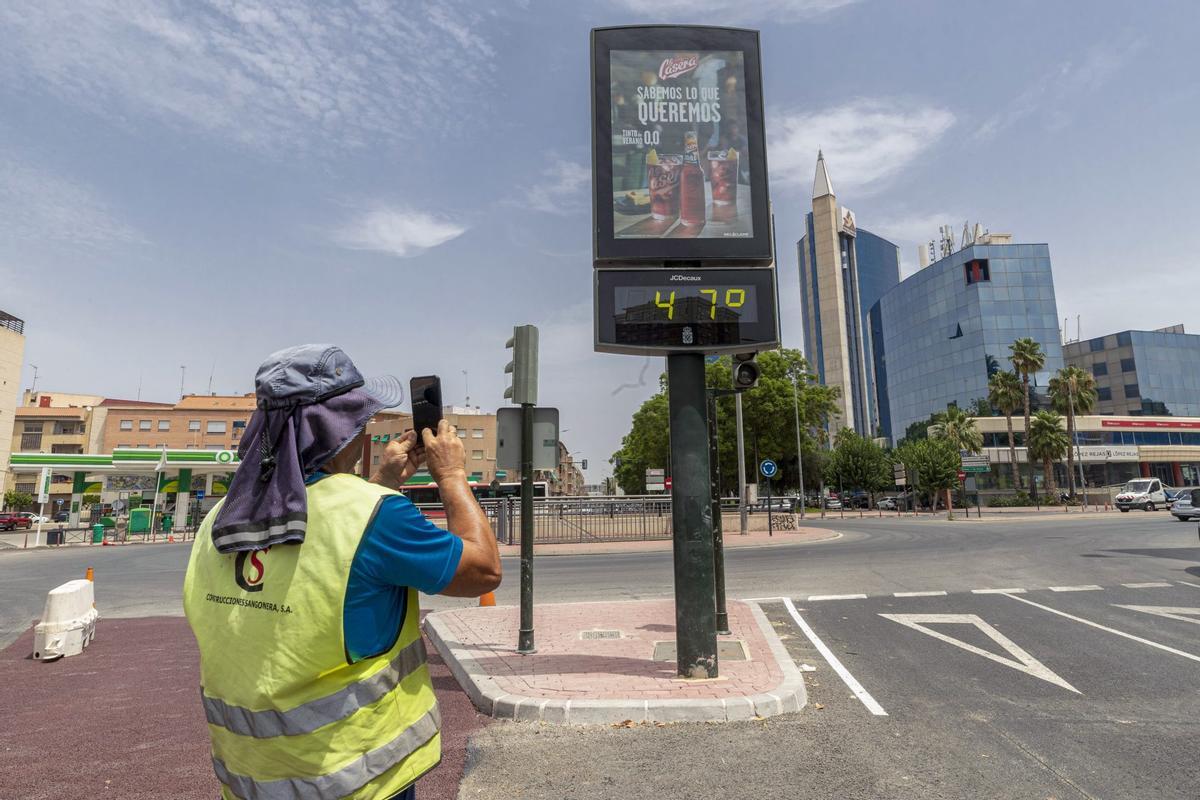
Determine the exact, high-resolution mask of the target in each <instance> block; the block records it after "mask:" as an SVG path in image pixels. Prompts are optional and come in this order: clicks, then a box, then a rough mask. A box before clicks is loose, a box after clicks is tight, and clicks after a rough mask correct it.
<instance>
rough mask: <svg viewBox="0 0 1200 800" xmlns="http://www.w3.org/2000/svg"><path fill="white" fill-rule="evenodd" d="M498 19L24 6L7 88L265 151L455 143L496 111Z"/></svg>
mask: <svg viewBox="0 0 1200 800" xmlns="http://www.w3.org/2000/svg"><path fill="white" fill-rule="evenodd" d="M497 13H498V12H496V11H494V10H492V9H490V8H486V7H485V8H482V9H481V8H479V7H478V6H476V4H473V3H469V2H467V1H466V0H438V2H423V1H420V2H410V3H405V4H403V5H401V4H392V3H388V2H384V0H359V2H356V3H353V4H332V3H329V4H326V3H306V2H302V0H269V1H268V0H194V2H186V3H178V2H173V1H172V0H144V2H123V1H120V0H13V1H11V2H6V3H3V4H0V30H3V31H4V46H3V47H2V48H0V80H3V81H4V82H5V83H6V84H8V85H10V86H35V87H45V88H47V89H48V90H50V91H51V92H53V93H55V94H56V95H58V96H60V97H62V98H65V99H67V100H68V101H70V102H73V103H77V104H79V105H81V106H84V107H86V108H89V109H91V110H92V111H93V112H95V113H97V114H101V115H104V116H109V117H111V118H112V119H114V120H118V121H120V122H121V123H122V124H126V125H135V124H138V122H139V121H140V120H141V119H142V118H145V117H149V118H151V119H157V120H162V121H164V122H166V123H168V124H171V125H174V126H177V127H180V128H183V129H187V130H194V131H198V132H201V133H204V134H209V135H215V136H218V137H221V138H224V139H231V140H234V141H237V142H240V143H242V144H246V145H250V146H254V147H259V148H263V149H277V148H279V147H281V146H283V147H287V148H298V147H311V146H313V145H317V144H319V145H320V146H321V147H322V148H323V149H327V148H330V147H338V148H342V147H354V146H358V145H363V144H365V143H367V142H370V141H372V140H384V141H394V140H403V139H406V138H412V137H414V136H416V135H419V134H430V133H432V134H439V133H440V134H445V133H448V132H451V131H453V130H455V129H457V128H459V127H461V125H462V124H463V123H464V120H465V119H467V118H469V115H470V114H471V113H472V112H477V111H478V110H479V109H480V107H482V106H484V105H485V104H486V101H487V93H486V91H485V89H486V88H487V87H488V86H489V85H490V84H491V80H492V78H491V67H492V61H493V58H494V56H495V51H494V50H493V48H492V47H491V46H490V45H489V43H488V42H487V41H486V40H485V38H484V35H483V34H482V33H481V31H483V30H485V29H487V30H489V32H491V31H494V30H495V28H496V24H495V18H496V16H497Z"/></svg>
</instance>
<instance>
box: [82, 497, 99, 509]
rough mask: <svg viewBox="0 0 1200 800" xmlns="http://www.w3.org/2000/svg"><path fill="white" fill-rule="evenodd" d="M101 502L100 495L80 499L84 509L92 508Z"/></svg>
mask: <svg viewBox="0 0 1200 800" xmlns="http://www.w3.org/2000/svg"><path fill="white" fill-rule="evenodd" d="M99 502H100V495H98V494H85V495H84V496H83V497H81V498H80V499H79V504H80V505H81V506H82V507H83V508H89V507H91V506H94V505H96V504H97V503H99Z"/></svg>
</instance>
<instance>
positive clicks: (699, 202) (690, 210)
mask: <svg viewBox="0 0 1200 800" xmlns="http://www.w3.org/2000/svg"><path fill="white" fill-rule="evenodd" d="M683 149H684V153H683V170H682V171H681V172H680V173H679V221H680V222H682V223H683V224H684V225H703V224H704V222H705V217H704V171H703V170H701V169H700V148H699V147H697V145H696V133H695V132H694V131H689V132H688V134H687V135H686V136H685V137H684V140H683Z"/></svg>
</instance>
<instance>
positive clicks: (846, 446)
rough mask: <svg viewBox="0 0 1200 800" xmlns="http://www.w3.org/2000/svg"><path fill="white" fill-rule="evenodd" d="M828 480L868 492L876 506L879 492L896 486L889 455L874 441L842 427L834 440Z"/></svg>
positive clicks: (826, 468) (827, 475)
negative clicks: (876, 496) (876, 495)
mask: <svg viewBox="0 0 1200 800" xmlns="http://www.w3.org/2000/svg"><path fill="white" fill-rule="evenodd" d="M825 480H826V481H827V482H828V483H830V484H833V485H836V486H840V487H842V488H843V489H856V490H862V491H864V492H866V493H867V494H869V495H870V496H871V501H872V502H871V505H874V504H875V503H874V500H875V493H876V492H879V491H882V490H883V489H886V488H887V487H888V486H891V485H892V466H891V462H890V461H889V460H888V456H887V453H885V452H884V450H883V448H882V447H880V446H879V445H877V444H876V443H875V442H874V441H873V440H872V439H868V438H866V437H864V436H859V435H858V434H857V433H855V432H854V431H853V430H851V429H850V428H842V429H841V430H840V431H838V434H837V436H836V437H834V445H833V451H832V452H830V454H829V461H828V463H827V464H826V465H825Z"/></svg>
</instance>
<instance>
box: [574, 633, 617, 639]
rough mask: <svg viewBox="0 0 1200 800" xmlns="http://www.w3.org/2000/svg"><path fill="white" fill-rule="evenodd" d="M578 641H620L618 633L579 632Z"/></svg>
mask: <svg viewBox="0 0 1200 800" xmlns="http://www.w3.org/2000/svg"><path fill="white" fill-rule="evenodd" d="M579 638H580V639H620V638H621V632H620V631H580V632H579Z"/></svg>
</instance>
